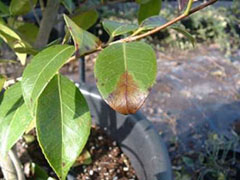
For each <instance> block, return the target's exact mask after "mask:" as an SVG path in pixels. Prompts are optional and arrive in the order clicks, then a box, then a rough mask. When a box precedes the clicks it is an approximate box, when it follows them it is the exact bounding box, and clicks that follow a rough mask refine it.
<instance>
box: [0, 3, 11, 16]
mask: <svg viewBox="0 0 240 180" xmlns="http://www.w3.org/2000/svg"><path fill="white" fill-rule="evenodd" d="M0 12H2V13H3V14H6V15H8V14H9V9H8V6H7V5H5V4H4V3H3V2H2V1H0Z"/></svg>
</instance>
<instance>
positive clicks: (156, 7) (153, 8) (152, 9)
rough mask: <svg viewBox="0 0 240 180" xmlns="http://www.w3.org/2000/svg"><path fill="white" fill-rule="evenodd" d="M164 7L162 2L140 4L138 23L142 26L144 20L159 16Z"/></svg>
mask: <svg viewBox="0 0 240 180" xmlns="http://www.w3.org/2000/svg"><path fill="white" fill-rule="evenodd" d="M161 6H162V0H150V1H149V2H147V3H144V4H140V8H139V12H138V23H139V24H140V23H141V22H142V21H143V20H144V19H146V18H148V17H151V16H154V15H158V14H159V12H160V10H161Z"/></svg>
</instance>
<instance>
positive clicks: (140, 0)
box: [136, 0, 150, 4]
mask: <svg viewBox="0 0 240 180" xmlns="http://www.w3.org/2000/svg"><path fill="white" fill-rule="evenodd" d="M149 1H150V0H136V2H137V3H138V4H145V3H147V2H149Z"/></svg>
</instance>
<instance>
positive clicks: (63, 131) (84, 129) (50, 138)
mask: <svg viewBox="0 0 240 180" xmlns="http://www.w3.org/2000/svg"><path fill="white" fill-rule="evenodd" d="M36 126H37V127H36V128H37V135H38V141H39V143H40V146H41V148H42V151H43V153H44V155H45V157H46V159H47V160H48V162H49V164H50V165H51V167H52V168H53V169H54V171H55V172H56V174H57V175H58V177H59V178H60V179H65V178H66V175H67V173H68V171H69V169H70V167H71V166H72V165H73V164H74V162H75V160H76V159H77V157H78V156H79V154H80V153H81V151H82V150H83V148H84V146H85V144H86V142H87V140H88V136H89V134H90V129H91V116H90V112H89V109H88V106H87V103H86V101H85V99H84V97H83V95H82V94H81V92H80V91H79V89H78V88H77V87H76V86H75V84H74V83H73V82H71V81H70V80H68V79H67V78H65V77H63V76H60V75H56V76H54V78H53V79H52V80H51V81H50V82H49V84H48V85H47V87H46V88H45V89H44V91H43V93H42V94H41V95H40V97H39V99H38V105H37V113H36Z"/></svg>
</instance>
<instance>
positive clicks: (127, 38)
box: [68, 0, 218, 62]
mask: <svg viewBox="0 0 240 180" xmlns="http://www.w3.org/2000/svg"><path fill="white" fill-rule="evenodd" d="M217 1H218V0H210V1H208V2H206V3H203V4H201V5H199V6H197V7H195V8H193V9H192V10H190V11H189V13H188V14H182V15H180V16H178V17H176V18H174V19H173V20H171V21H168V22H167V23H165V24H163V25H162V26H159V27H157V28H155V29H152V30H150V31H147V32H145V33H143V34H140V35H136V36H132V35H130V36H128V37H126V38H123V39H120V40H117V41H113V42H111V43H109V44H103V45H101V46H99V47H98V48H96V49H95V50H93V51H91V52H88V53H85V54H83V55H82V56H85V55H89V54H92V53H95V52H98V51H101V50H102V49H104V48H105V47H107V46H110V45H113V44H116V43H123V42H132V41H136V40H139V39H142V38H144V37H147V36H149V35H152V34H155V33H157V32H159V31H161V30H163V29H165V28H167V27H169V26H171V25H172V24H175V23H176V22H178V21H181V20H182V19H184V18H186V17H188V16H190V15H191V14H193V13H196V12H197V11H199V10H201V9H204V8H206V7H207V6H209V5H211V4H214V3H215V2H217ZM74 58H75V56H74ZM74 58H73V57H71V58H69V59H71V60H73V59H74ZM68 62H69V61H68Z"/></svg>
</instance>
